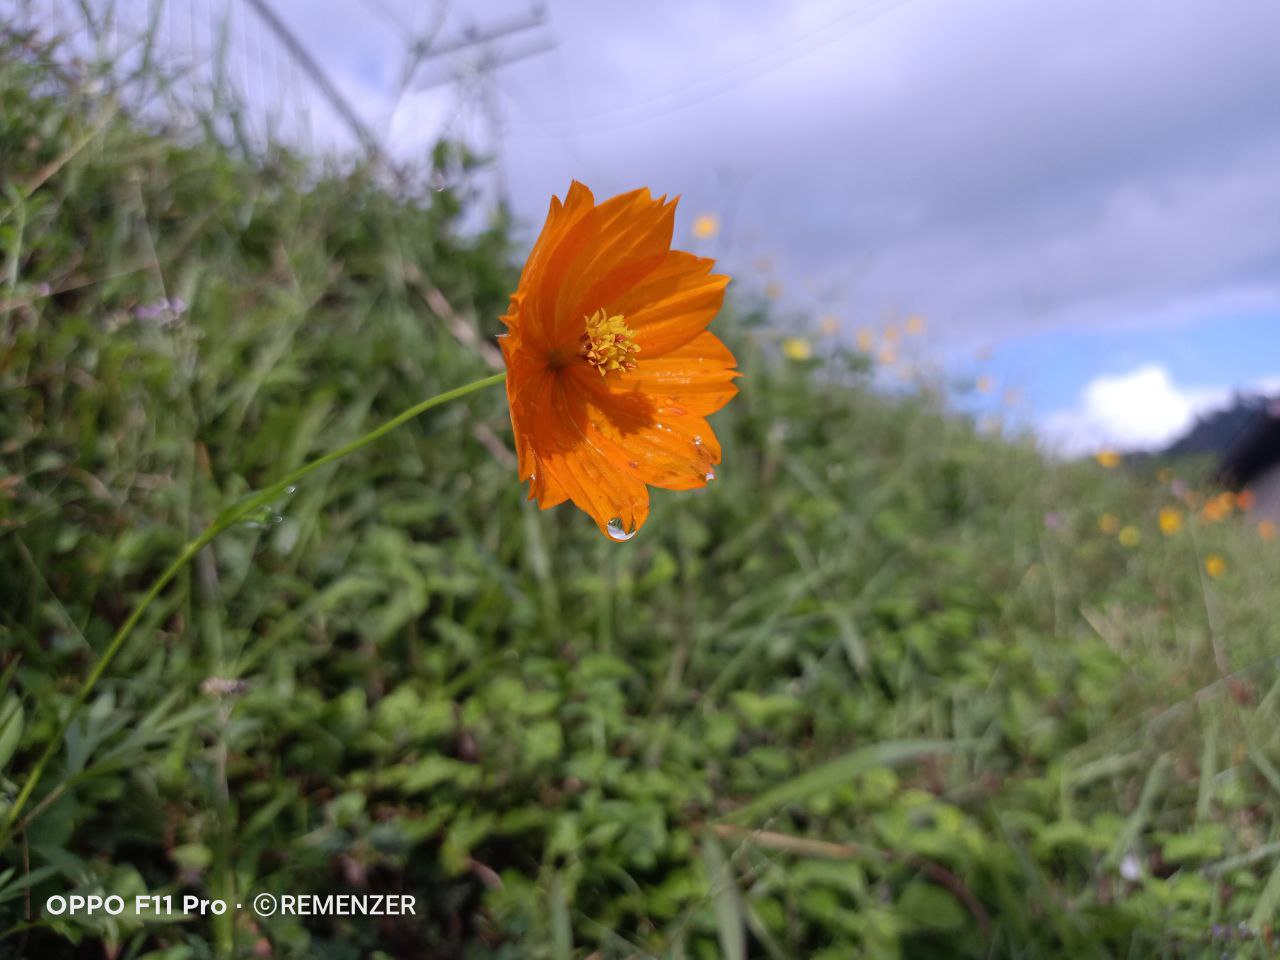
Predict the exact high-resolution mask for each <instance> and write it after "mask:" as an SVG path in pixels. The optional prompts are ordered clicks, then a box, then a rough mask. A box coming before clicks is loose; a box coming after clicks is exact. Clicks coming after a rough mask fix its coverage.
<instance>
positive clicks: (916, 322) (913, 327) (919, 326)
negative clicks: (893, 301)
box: [907, 313, 924, 337]
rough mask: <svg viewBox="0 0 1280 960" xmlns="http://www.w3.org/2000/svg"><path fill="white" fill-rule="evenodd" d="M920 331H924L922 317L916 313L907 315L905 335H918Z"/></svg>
mask: <svg viewBox="0 0 1280 960" xmlns="http://www.w3.org/2000/svg"><path fill="white" fill-rule="evenodd" d="M922 333H924V317H922V316H920V314H918V313H917V314H913V315H911V316H909V317H907V336H909V337H918V336H920V334H922Z"/></svg>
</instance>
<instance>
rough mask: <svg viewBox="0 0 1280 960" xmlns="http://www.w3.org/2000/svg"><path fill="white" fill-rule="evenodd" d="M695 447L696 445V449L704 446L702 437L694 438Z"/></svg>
mask: <svg viewBox="0 0 1280 960" xmlns="http://www.w3.org/2000/svg"><path fill="white" fill-rule="evenodd" d="M693 445H694V446H695V447H700V446H702V437H694V438H693Z"/></svg>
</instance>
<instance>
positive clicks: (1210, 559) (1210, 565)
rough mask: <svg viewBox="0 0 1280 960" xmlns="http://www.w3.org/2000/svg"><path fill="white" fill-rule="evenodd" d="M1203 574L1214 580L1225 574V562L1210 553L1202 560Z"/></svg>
mask: <svg viewBox="0 0 1280 960" xmlns="http://www.w3.org/2000/svg"><path fill="white" fill-rule="evenodd" d="M1204 572H1205V573H1207V574H1209V576H1211V577H1213V578H1214V579H1215V580H1216V579H1218V577H1220V576H1222V575H1223V574H1224V573H1226V572H1227V561H1225V560H1223V559H1222V557H1220V556H1218V554H1216V553H1211V554H1209V555H1208V556H1207V557H1205V558H1204Z"/></svg>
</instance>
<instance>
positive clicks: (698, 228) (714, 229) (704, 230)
mask: <svg viewBox="0 0 1280 960" xmlns="http://www.w3.org/2000/svg"><path fill="white" fill-rule="evenodd" d="M719 232H720V218H719V217H717V216H716V215H715V214H714V213H704V214H702V215H701V216H699V217H697V218H696V219H695V220H694V221H693V235H694V236H695V237H697V238H698V239H699V240H709V239H710V238H711V237H714V236H715V235H716V234H717V233H719Z"/></svg>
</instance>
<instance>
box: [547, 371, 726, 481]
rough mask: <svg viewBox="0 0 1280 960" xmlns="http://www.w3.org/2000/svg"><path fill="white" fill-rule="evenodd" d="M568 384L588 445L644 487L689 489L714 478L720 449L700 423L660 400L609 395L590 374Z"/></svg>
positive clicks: (693, 415) (638, 394)
mask: <svg viewBox="0 0 1280 960" xmlns="http://www.w3.org/2000/svg"><path fill="white" fill-rule="evenodd" d="M570 383H571V384H572V387H571V396H572V390H573V388H576V391H577V392H578V393H579V394H580V396H581V398H582V401H583V403H584V405H585V421H586V426H585V430H584V432H585V436H586V437H587V438H588V440H589V442H590V443H591V444H592V446H594V447H595V448H596V449H597V450H599V451H600V452H601V454H603V455H604V456H606V457H608V458H609V459H611V460H612V461H613V462H614V463H615V464H617V465H618V466H620V467H625V469H626V470H627V471H628V472H630V473H631V474H633V475H634V476H636V477H638V478H639V479H640V480H642V481H643V482H644V483H647V484H650V485H652V486H655V487H663V488H664V489H667V490H692V489H694V488H696V487H705V486H706V485H707V482H708V480H709V479H711V477H713V476H714V471H713V470H712V467H714V466H715V465H716V464H718V463H719V462H720V444H719V442H718V441H717V440H716V435H715V433H713V432H712V430H711V425H710V424H708V423H707V421H706V419H705V418H703V417H701V416H698V415H697V414H696V413H693V412H691V411H690V410H689V409H688V408H687V407H684V406H681V405H679V404H676V403H670V402H665V401H664V400H663V398H660V397H651V396H649V395H647V394H645V393H642V392H637V391H633V392H630V393H617V392H614V391H612V390H610V389H609V388H608V387H607V386H605V385H603V384H601V383H600V381H599V380H598V379H597V380H594V381H593V380H592V379H591V377H590V375H589V374H582V373H575V375H574V376H573V377H572V378H571V381H570Z"/></svg>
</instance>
